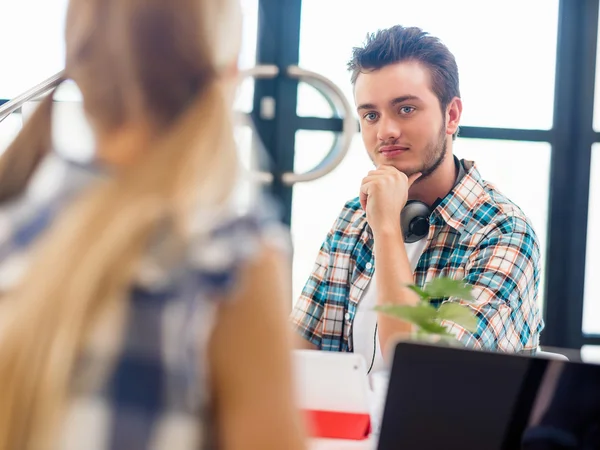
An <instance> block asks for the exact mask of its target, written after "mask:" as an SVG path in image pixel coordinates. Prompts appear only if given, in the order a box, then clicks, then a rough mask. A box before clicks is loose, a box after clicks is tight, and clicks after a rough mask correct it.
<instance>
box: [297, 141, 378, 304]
mask: <svg viewBox="0 0 600 450" xmlns="http://www.w3.org/2000/svg"><path fill="white" fill-rule="evenodd" d="M333 141H334V135H333V133H330V132H327V131H298V132H297V133H296V147H295V148H296V153H295V158H294V167H295V170H296V171H298V172H304V171H307V170H310V169H311V168H312V167H314V166H315V165H316V164H318V163H319V162H320V161H321V160H322V159H323V157H324V156H325V155H326V154H327V152H328V151H329V149H330V148H331V146H332V145H333ZM372 168H373V164H372V163H371V160H370V159H369V157H368V156H367V152H366V151H365V150H364V146H363V143H362V139H361V137H360V135H358V134H357V135H356V136H355V138H354V141H353V143H352V146H351V147H350V151H349V152H348V154H347V155H346V157H345V158H344V160H343V161H342V163H341V164H340V165H339V166H338V167H337V168H336V169H335V170H334V171H333V172H331V173H330V174H328V175H326V176H324V177H322V178H320V179H318V180H316V181H311V182H309V183H298V184H296V185H294V195H293V200H292V224H291V231H292V242H293V245H294V261H293V264H294V270H293V295H294V299H296V298H298V296H299V295H300V292H301V291H302V287H303V286H304V283H305V282H306V279H307V278H308V276H309V275H310V272H311V271H312V266H313V263H314V261H315V258H316V256H317V252H318V251H319V247H320V245H321V242H322V241H323V239H324V238H325V235H326V234H327V232H328V231H329V229H330V228H331V226H332V225H333V222H334V221H335V219H336V218H337V216H338V214H339V212H340V211H341V209H342V206H344V203H345V202H346V201H347V200H349V199H351V198H353V197H356V196H358V192H359V188H360V183H361V180H362V179H363V178H364V176H365V175H366V173H367V172H368V171H369V170H371V169H372Z"/></svg>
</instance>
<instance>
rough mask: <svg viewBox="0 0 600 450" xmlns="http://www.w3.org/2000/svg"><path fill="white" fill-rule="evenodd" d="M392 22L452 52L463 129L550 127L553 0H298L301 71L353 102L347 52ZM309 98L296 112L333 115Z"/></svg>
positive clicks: (555, 19)
mask: <svg viewBox="0 0 600 450" xmlns="http://www.w3.org/2000/svg"><path fill="white" fill-rule="evenodd" d="M342 13H343V15H342ZM533 23H535V32H532V24H533ZM395 24H402V25H406V26H419V27H421V28H423V29H424V30H425V31H428V32H430V33H431V34H432V35H434V36H437V37H439V38H441V39H442V40H443V41H444V43H445V44H446V45H447V46H448V48H449V49H450V51H451V52H453V53H454V55H455V57H456V59H457V63H458V67H459V73H460V78H461V96H462V98H463V102H464V106H465V107H464V113H463V120H462V125H469V126H486V127H505V128H523V129H550V128H551V127H552V110H553V102H554V73H555V63H556V39H557V25H558V0H529V1H527V2H524V1H522V0H510V1H504V2H491V3H490V2H481V1H477V0H457V1H454V2H448V1H443V0H438V1H435V0H433V1H432V0H421V1H419V2H414V1H406V0H371V1H368V2H365V1H362V0H327V1H326V2H323V1H322V0H303V2H302V22H301V38H300V39H301V40H300V66H302V67H303V68H305V69H308V70H313V71H316V72H319V73H321V74H323V75H325V76H326V77H328V78H330V79H331V80H332V81H334V82H335V83H336V84H338V85H339V86H340V87H341V88H342V89H343V90H344V92H345V93H346V95H347V96H348V98H349V99H352V89H351V86H350V81H349V80H350V77H349V74H348V72H347V71H346V63H347V61H348V59H349V58H350V56H351V51H352V47H353V46H357V45H360V44H361V43H362V42H363V41H364V38H365V36H366V34H367V32H373V31H376V30H377V29H379V28H386V27H389V26H392V25H395ZM315 30H327V33H326V34H325V33H323V32H316V31H315ZM313 98H314V97H312V96H310V95H308V94H307V92H306V91H304V90H303V89H301V90H300V93H299V96H298V114H299V115H313V116H328V115H330V114H329V113H328V111H327V109H325V110H323V109H322V107H319V108H318V109H316V108H315V107H314V106H313V105H312V104H311V103H310V102H311V101H312V100H313Z"/></svg>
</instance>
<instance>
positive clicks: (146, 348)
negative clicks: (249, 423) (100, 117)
mask: <svg viewBox="0 0 600 450" xmlns="http://www.w3.org/2000/svg"><path fill="white" fill-rule="evenodd" d="M100 176H101V175H100V174H99V173H98V172H96V171H93V170H90V168H85V167H81V166H76V165H74V164H71V163H69V162H66V161H64V160H62V159H61V158H59V157H57V156H56V155H50V156H49V157H48V158H47V159H46V160H45V161H44V162H43V164H42V166H41V167H40V168H39V169H38V171H37V173H36V175H35V176H34V178H33V180H32V183H31V184H30V189H29V190H28V191H27V192H26V194H25V195H24V196H23V197H22V198H21V199H19V200H18V201H16V202H14V203H12V204H8V205H3V206H2V208H0V291H5V292H6V291H10V288H11V286H14V284H15V283H16V282H18V280H19V278H20V276H21V275H22V273H23V270H24V269H25V268H26V267H27V250H28V249H29V248H31V246H32V245H35V242H36V240H37V238H38V237H39V236H40V235H41V234H42V233H43V232H44V230H46V229H47V228H48V227H49V226H51V224H52V223H53V222H54V219H55V218H56V217H57V216H58V215H59V214H60V213H61V211H63V210H64V209H65V208H66V207H67V206H68V205H69V203H70V202H71V201H72V200H73V199H74V198H75V197H76V196H78V195H80V194H81V193H82V191H83V190H85V189H88V188H90V187H91V186H93V184H94V182H95V180H96V179H97V178H99V177H100ZM202 216H203V217H205V216H206V213H203V214H202ZM211 223H213V226H212V227H211V228H210V229H209V230H208V231H203V232H201V233H200V232H199V233H197V235H196V234H194V233H192V239H191V241H190V242H189V248H188V249H187V253H186V255H185V256H184V257H183V258H182V259H181V260H179V261H177V262H175V263H174V262H173V261H172V260H171V261H165V259H164V258H161V252H160V248H161V246H160V245H154V244H153V245H150V247H149V249H148V252H147V254H146V255H145V257H144V258H143V260H142V261H141V264H140V270H139V273H137V275H136V277H135V279H134V280H133V281H132V284H131V287H130V289H129V291H128V298H126V299H125V300H126V301H123V302H119V303H120V304H121V306H122V307H123V308H124V310H125V311H120V312H119V311H117V310H115V311H109V312H107V313H106V315H105V316H103V317H100V318H99V319H98V323H96V324H94V325H93V327H92V328H93V329H91V330H89V337H88V339H87V342H86V343H85V345H84V349H83V351H82V354H81V356H80V358H79V362H78V364H77V367H76V370H75V372H74V373H73V377H72V386H71V398H70V401H69V408H68V409H67V412H66V416H65V420H64V424H63V429H62V430H61V432H60V433H59V436H60V442H59V445H58V446H57V447H56V448H69V449H75V448H77V449H94V450H105V449H124V450H125V449H127V450H129V449H150V448H152V449H157V450H159V449H165V450H167V449H168V450H170V449H192V448H193V449H198V448H205V447H208V448H214V447H212V444H213V437H214V436H213V432H214V429H213V427H212V424H213V420H214V417H213V411H212V409H211V406H210V405H211V396H210V389H209V386H208V367H207V364H208V360H207V359H208V356H207V351H208V341H209V339H210V336H211V333H212V329H213V327H214V325H215V319H216V313H217V311H218V308H219V305H220V304H221V303H222V301H223V299H224V298H226V297H227V294H228V293H229V292H230V290H231V289H232V288H233V286H234V285H235V282H236V279H237V278H236V277H237V275H238V268H239V266H240V265H241V264H242V263H243V262H244V261H246V260H247V259H248V258H252V257H253V255H254V254H256V251H257V250H258V248H259V246H260V245H261V244H260V241H261V239H262V237H263V236H265V235H268V236H269V242H270V243H278V242H279V243H280V244H281V245H282V248H283V249H284V251H285V250H286V249H287V247H288V242H287V240H288V239H287V238H286V237H285V236H284V235H283V234H282V233H281V232H282V230H283V229H282V228H281V227H280V226H279V225H278V223H277V221H276V220H274V215H273V214H271V213H268V212H267V211H265V208H259V207H258V206H257V207H256V208H255V209H254V210H253V213H251V214H247V215H237V214H235V213H233V212H231V211H226V212H225V213H224V214H218V215H217V218H216V219H215V221H211ZM159 234H160V233H159ZM277 236H280V237H281V238H282V240H278V239H277ZM159 241H160V239H159V240H158V241H157V242H156V243H157V244H160V242H159ZM57 257H58V258H60V255H57ZM53 448H54V447H53Z"/></svg>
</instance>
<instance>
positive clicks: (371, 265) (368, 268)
mask: <svg viewBox="0 0 600 450" xmlns="http://www.w3.org/2000/svg"><path fill="white" fill-rule="evenodd" d="M365 267H366V268H367V270H371V268H372V267H373V264H371V263H370V262H368V263H367V265H366V266H365Z"/></svg>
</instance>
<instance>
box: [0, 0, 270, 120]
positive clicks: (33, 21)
mask: <svg viewBox="0 0 600 450" xmlns="http://www.w3.org/2000/svg"><path fill="white" fill-rule="evenodd" d="M67 4H68V0H18V1H12V0H11V1H9V2H0V17H2V26H1V27H0V42H2V45H0V61H2V62H3V63H4V66H3V68H4V70H3V72H2V78H1V81H0V99H10V98H13V97H15V96H16V95H19V94H21V93H22V92H24V91H26V90H27V89H29V88H31V87H33V86H35V85H36V84H38V83H40V82H41V81H43V80H44V79H46V78H48V77H50V76H52V75H54V74H55V73H57V72H59V71H60V70H62V68H63V66H64V53H65V49H64V37H63V36H64V25H65V14H66V11H67ZM241 5H242V12H243V15H244V22H243V36H242V47H241V52H240V59H239V64H240V67H241V68H242V69H245V68H249V67H252V66H253V65H254V64H255V61H256V37H257V27H258V0H242V1H241ZM6 68H8V70H6ZM253 92H254V83H253V80H247V81H245V82H244V84H243V86H242V89H241V90H240V93H239V96H238V99H237V102H236V106H237V108H238V109H240V110H243V111H250V110H251V109H252V95H253Z"/></svg>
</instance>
